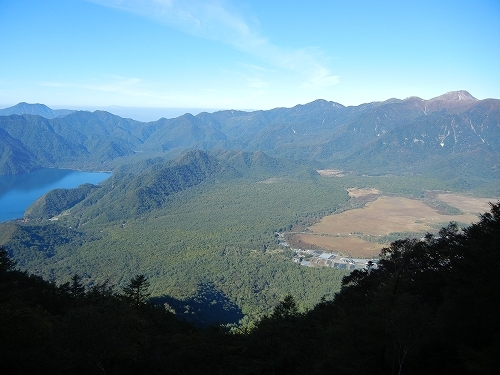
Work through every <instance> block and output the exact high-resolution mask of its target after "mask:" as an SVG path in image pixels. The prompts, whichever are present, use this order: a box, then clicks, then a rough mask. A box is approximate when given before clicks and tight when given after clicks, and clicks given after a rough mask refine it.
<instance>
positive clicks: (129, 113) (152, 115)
mask: <svg viewBox="0 0 500 375" xmlns="http://www.w3.org/2000/svg"><path fill="white" fill-rule="evenodd" d="M461 91H465V92H467V93H468V94H469V95H471V96H472V97H473V98H474V99H476V100H478V101H479V100H486V99H497V98H477V97H476V96H475V95H473V94H472V93H470V91H468V90H463V89H462V90H452V91H447V92H444V93H441V94H439V95H437V96H434V97H432V98H421V97H418V96H416V95H411V96H408V97H406V98H396V97H390V98H386V99H384V100H380V101H371V102H366V103H360V104H358V105H362V104H367V103H376V102H379V103H382V102H384V101H387V100H391V99H396V100H407V99H409V98H414V97H417V98H419V99H422V100H424V101H427V100H432V99H435V98H437V97H439V96H442V95H445V94H448V93H453V92H461ZM319 100H324V101H327V102H334V101H331V100H326V99H321V98H318V99H314V100H312V101H310V102H307V103H296V104H294V105H292V106H289V107H274V108H270V109H269V110H272V109H276V108H293V107H295V106H299V105H307V104H311V103H313V102H315V101H319ZM22 103H25V104H28V105H45V106H47V107H48V108H50V109H52V110H61V109H66V110H75V111H89V112H94V111H106V112H109V113H111V114H114V115H116V116H120V117H122V118H131V119H133V120H136V121H144V122H148V121H156V120H158V119H160V118H162V117H165V118H176V117H180V116H183V115H185V114H191V115H193V116H196V115H198V114H199V113H202V112H208V113H214V112H219V111H231V110H235V111H242V112H254V111H261V109H236V108H173V107H126V106H116V105H111V106H73V107H68V106H58V105H55V106H51V105H48V104H46V103H28V102H26V101H21V102H18V103H16V104H13V105H3V104H0V110H2V109H7V108H11V107H14V106H16V105H19V104H22ZM334 103H337V104H341V105H343V106H345V107H350V106H349V105H344V104H343V103H338V102H334ZM358 105H352V106H354V107H356V106H358ZM264 111H265V110H264Z"/></svg>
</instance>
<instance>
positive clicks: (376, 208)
mask: <svg viewBox="0 0 500 375" xmlns="http://www.w3.org/2000/svg"><path fill="white" fill-rule="evenodd" d="M348 191H349V195H351V196H352V197H355V198H359V197H362V196H365V195H373V194H379V192H378V191H377V190H375V189H354V188H353V189H349V190H348ZM435 199H436V200H437V201H440V202H444V203H445V204H447V205H448V206H451V207H453V208H455V209H458V210H460V211H461V213H459V214H453V215H450V214H445V213H443V212H442V211H438V209H437V208H433V207H431V206H430V205H429V204H427V203H426V202H425V201H421V200H417V199H409V198H403V197H395V196H383V195H380V196H379V197H377V199H376V200H374V201H372V202H368V203H366V205H365V206H364V207H362V208H356V209H352V210H348V211H345V212H343V213H340V214H334V215H329V216H325V217H323V218H322V219H321V220H320V221H319V222H317V223H315V224H314V225H312V226H310V227H309V228H308V231H307V233H300V234H295V235H294V236H293V242H294V243H300V245H301V247H303V248H307V246H308V245H310V246H311V247H312V248H320V249H323V250H326V251H333V252H337V253H340V254H345V255H350V256H353V257H355V258H370V257H376V256H377V255H378V254H379V253H380V250H381V249H382V248H383V247H386V246H387V245H388V243H384V244H380V243H378V242H373V240H374V239H375V240H376V238H377V237H382V236H387V235H390V234H391V233H402V232H404V233H408V232H411V233H415V235H416V236H417V235H421V234H422V233H425V232H431V233H432V232H436V231H437V229H438V228H440V227H442V226H445V225H447V224H448V223H449V222H451V221H454V222H457V223H463V224H465V225H470V224H471V223H473V222H477V221H478V218H479V214H480V213H484V212H486V211H489V209H490V206H489V204H488V202H496V201H497V198H477V197H472V196H467V195H459V194H452V193H440V194H436V195H435ZM368 238H371V239H372V241H367V239H368Z"/></svg>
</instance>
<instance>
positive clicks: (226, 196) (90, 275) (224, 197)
mask: <svg viewBox="0 0 500 375" xmlns="http://www.w3.org/2000/svg"><path fill="white" fill-rule="evenodd" d="M228 160H230V161H231V162H228ZM224 161H225V162H224ZM447 183H448V182H443V181H440V180H437V179H432V178H429V177H422V176H414V177H410V176H405V177H403V176H380V177H362V176H345V177H343V178H324V177H321V176H319V175H318V174H317V173H312V172H311V171H310V170H308V169H307V168H305V167H303V166H300V165H299V166H297V165H296V164H293V163H291V162H286V161H282V160H277V159H274V158H269V157H266V156H264V155H262V154H259V153H255V154H252V153H247V154H243V153H225V154H224V155H223V158H222V159H220V158H218V159H216V158H214V157H213V156H210V155H208V154H205V153H201V152H193V153H190V154H187V155H186V156H184V157H182V158H181V159H180V160H179V161H177V162H171V161H170V162H168V161H165V160H164V159H162V158H159V159H158V160H156V161H149V162H148V166H146V168H144V165H143V164H142V163H140V164H138V165H137V164H132V165H130V166H128V167H125V166H123V167H122V168H121V170H120V171H118V172H117V173H116V174H114V175H113V176H112V177H111V178H109V179H108V180H107V181H105V182H103V183H102V184H100V185H99V186H96V187H94V188H89V187H88V186H87V185H83V186H82V187H80V188H78V189H73V190H69V191H59V190H56V191H53V192H49V193H48V194H47V195H46V196H44V197H42V198H40V200H39V201H37V202H36V203H35V204H34V205H33V206H32V208H30V209H29V210H28V211H27V217H28V218H29V220H28V222H24V223H21V222H9V223H2V224H0V228H1V231H0V245H2V246H4V247H5V249H7V250H8V251H9V253H10V254H11V255H12V256H13V257H14V259H15V260H16V261H17V263H18V266H19V267H20V268H21V269H22V270H26V271H28V272H30V273H35V274H36V275H37V276H41V277H44V278H45V279H48V280H54V281H56V282H62V283H64V282H67V281H69V277H70V275H73V274H75V273H76V274H78V275H80V276H81V277H82V283H83V284H84V285H85V286H88V287H91V286H92V285H94V284H96V283H97V284H99V283H104V282H110V283H111V284H113V285H117V286H118V287H122V286H123V285H125V284H126V283H127V282H128V280H129V279H130V277H131V276H133V275H135V274H144V275H145V276H146V277H148V279H149V280H150V283H151V285H150V291H151V293H152V297H154V298H160V299H161V298H166V297H169V298H173V299H175V300H177V301H184V304H179V303H173V306H178V307H177V311H181V312H182V313H183V316H184V317H185V318H186V319H187V320H189V321H196V320H200V321H201V320H203V321H204V322H207V317H206V315H207V314H206V313H207V311H206V310H204V309H202V311H200V312H197V310H198V308H199V304H197V305H196V306H198V307H197V308H191V309H189V311H187V310H186V309H184V308H183V307H182V306H185V305H190V304H191V303H192V302H194V301H195V299H196V298H198V297H196V296H197V295H199V294H200V291H202V290H203V289H204V288H205V286H206V285H210V288H211V290H212V291H213V293H215V295H217V296H220V297H221V298H222V299H223V300H224V299H228V300H229V301H231V302H232V303H234V304H236V306H237V308H236V309H232V308H231V309H229V310H224V309H223V311H226V312H227V311H232V312H238V314H230V315H229V316H231V317H240V315H241V314H242V315H244V316H246V318H245V319H244V320H243V321H242V322H240V324H247V325H251V324H252V323H251V322H252V321H254V320H256V319H258V318H259V317H261V316H262V315H264V314H266V313H269V312H270V311H271V310H272V309H273V308H274V307H275V306H276V305H277V303H278V302H279V301H280V300H281V299H283V298H284V297H285V296H287V295H293V296H294V297H295V298H296V301H297V304H298V308H299V310H300V311H304V310H306V309H309V308H312V307H313V306H314V305H315V304H317V303H318V302H319V301H320V300H321V298H323V297H327V298H331V296H333V294H334V293H335V292H337V291H338V290H339V288H340V285H341V280H342V277H344V276H345V275H346V271H344V270H338V269H317V268H309V267H302V266H300V265H297V264H294V263H293V262H292V261H291V260H292V257H293V253H292V252H291V251H290V250H289V249H287V248H284V247H283V246H280V245H278V241H277V238H276V235H275V233H276V232H283V231H287V230H290V229H291V228H293V227H298V228H305V227H307V225H310V224H311V223H314V222H315V221H317V220H319V219H320V218H321V217H323V216H325V215H328V214H332V213H339V212H343V211H344V210H348V209H352V208H355V207H360V206H362V204H363V203H364V201H363V200H359V199H355V198H352V197H349V195H348V192H347V189H348V188H349V187H352V186H357V187H359V188H363V187H375V188H377V189H379V190H380V191H382V192H384V194H389V195H390V194H397V195H403V196H408V197H414V198H422V196H423V195H422V194H423V193H422V192H423V188H424V187H426V188H427V189H431V190H437V189H446V187H447ZM145 190H147V191H148V193H147V194H142V192H143V191H145ZM82 197H83V200H82ZM65 199H66V200H65ZM75 201H77V202H78V203H76V204H74V206H71V204H69V203H68V204H65V203H64V202H75ZM72 204H73V203H72ZM70 206H71V207H70ZM146 206H147V207H148V209H147V210H145V209H144V207H146ZM60 207H63V208H65V210H64V211H63V212H62V213H61V214H60V215H57V216H55V218H56V219H57V220H51V219H47V217H51V216H52V215H53V213H54V212H55V211H57V209H60ZM67 207H70V208H68V209H66V208H67ZM31 215H33V216H31ZM35 215H38V216H35ZM209 305H210V304H209ZM179 306H180V307H179ZM221 312H222V311H221ZM208 315H209V316H212V318H211V319H209V320H208V321H209V322H212V323H215V322H217V319H218V318H217V317H216V316H215V314H213V313H209V314H208ZM225 316H227V314H226V315H225ZM219 319H220V318H219ZM239 320H240V319H239V318H238V319H235V320H232V321H231V320H224V322H225V323H236V324H237V323H238V322H239Z"/></svg>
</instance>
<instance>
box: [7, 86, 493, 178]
mask: <svg viewBox="0 0 500 375" xmlns="http://www.w3.org/2000/svg"><path fill="white" fill-rule="evenodd" d="M12 108H14V107H12ZM22 108H23V106H21V103H20V105H19V107H18V109H22ZM31 108H32V109H34V108H35V107H31ZM36 108H38V109H39V110H40V111H42V110H44V111H46V109H44V108H43V107H42V105H37V107H36ZM46 108H48V107H46ZM49 110H50V109H49ZM499 124H500V100H498V99H485V100H478V99H476V98H474V97H473V96H472V95H471V94H470V93H468V92H467V91H464V90H461V91H453V92H449V93H446V94H443V95H440V96H438V97H435V98H432V99H429V100H424V99H421V98H418V97H409V98H406V99H403V100H401V99H389V100H386V101H383V102H372V103H366V104H361V105H359V106H348V107H346V106H343V105H342V104H339V103H335V102H331V101H326V100H315V101H313V102H311V103H308V104H304V105H297V106H295V107H292V108H275V109H272V110H267V111H252V112H245V111H236V110H226V111H218V112H214V113H207V112H202V113H199V114H198V115H196V116H193V115H191V114H185V115H183V116H180V117H177V118H173V119H165V118H162V119H159V120H157V121H151V122H139V121H135V120H132V119H123V118H121V117H119V116H115V115H112V114H110V113H108V112H104V111H95V112H86V111H75V112H71V113H69V114H66V115H65V116H64V117H53V118H47V117H43V116H41V115H36V114H23V115H15V114H13V115H9V116H0V132H2V134H3V135H4V136H3V137H2V138H1V139H0V151H1V152H2V154H1V157H0V174H11V173H22V172H25V171H29V170H32V169H34V168H37V167H69V168H88V169H94V170H95V169H106V170H111V169H113V168H116V167H117V166H119V165H121V164H122V163H124V162H130V161H132V160H145V159H148V158H151V157H156V156H162V157H167V158H174V157H177V156H179V155H181V154H183V153H185V152H186V151H189V150H193V149H199V150H204V151H210V150H243V151H247V152H255V151H260V152H264V153H266V154H268V155H270V156H273V157H277V158H284V159H290V160H296V161H310V162H319V163H321V164H322V165H325V166H328V167H336V168H342V169H346V170H352V171H355V172H358V173H375V174H383V173H428V172H429V171H437V170H440V171H441V172H440V173H442V172H443V171H444V170H446V173H448V174H449V173H452V174H453V173H455V174H464V175H474V176H480V177H485V178H492V177H493V178H499V177H500V170H499V165H498V160H500V150H499V145H500V142H499V141H500V125H499Z"/></svg>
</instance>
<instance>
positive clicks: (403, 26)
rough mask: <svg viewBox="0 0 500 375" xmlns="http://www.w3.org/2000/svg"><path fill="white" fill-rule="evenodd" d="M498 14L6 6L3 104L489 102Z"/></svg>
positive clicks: (426, 6) (308, 6) (0, 75)
mask: <svg viewBox="0 0 500 375" xmlns="http://www.w3.org/2000/svg"><path fill="white" fill-rule="evenodd" d="M20 15H22V17H21V16H20ZM499 19H500V3H499V2H498V1H495V0H479V1H476V2H467V1H448V0H446V1H441V2H437V3H436V2H430V1H428V0H425V1H421V2H418V3H406V2H404V3H402V2H397V1H382V2H378V3H372V2H365V1H352V2H337V1H331V2H322V1H313V2H308V3H303V2H299V1H291V2H290V1H288V2H284V1H273V2H271V3H269V2H266V1H262V0H258V1H252V2H249V1H242V0H206V1H201V0H184V1H177V0H164V1H159V0H142V1H138V0H70V1H68V0H48V1H45V2H29V1H27V0H18V1H13V0H7V1H2V2H0V41H1V45H2V47H3V49H2V51H3V55H4V59H2V60H1V61H0V105H3V106H4V107H7V106H12V105H15V104H17V103H19V102H28V103H43V104H46V105H48V106H49V107H51V108H68V109H79V108H87V109H92V108H94V109H98V108H99V109H102V108H106V107H110V106H118V107H132V108H140V107H146V108H186V109H191V108H199V109H204V110H207V109H213V110H218V109H242V110H249V109H271V108H276V107H293V106H294V105H296V104H305V103H308V102H311V101H313V100H316V99H325V100H330V101H335V102H338V103H341V104H343V105H359V104H362V103H366V102H372V101H382V100H386V99H389V98H392V97H395V98H399V99H404V98H406V97H409V96H419V97H421V98H423V99H430V98H433V97H436V96H439V95H441V94H444V93H445V92H449V91H453V90H467V91H469V92H470V93H471V94H472V95H473V96H475V97H476V98H478V99H485V98H491V97H493V98H500V74H499V73H498V66H500V49H499V48H496V46H497V45H498V40H499V38H500V23H499V22H498V20H499Z"/></svg>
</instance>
